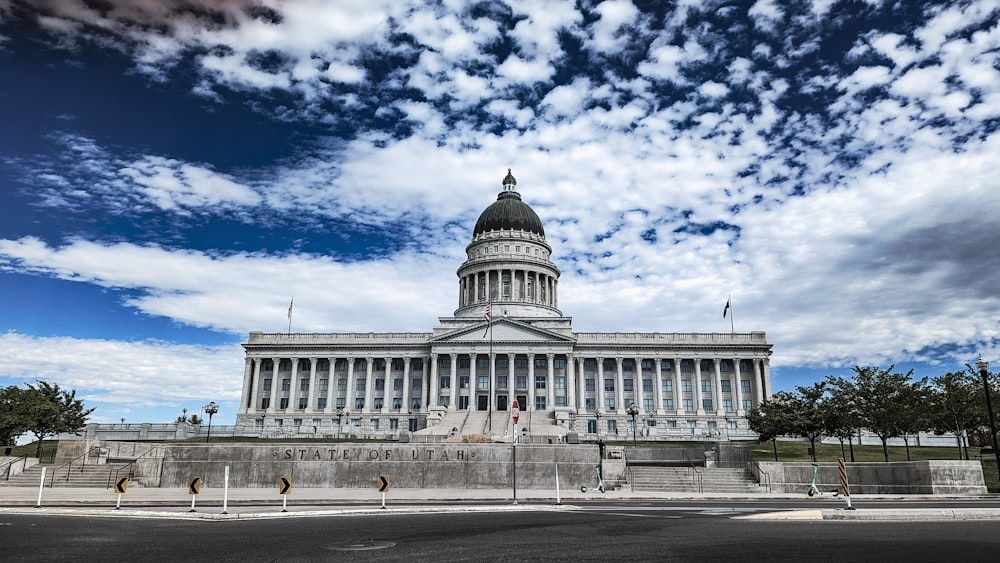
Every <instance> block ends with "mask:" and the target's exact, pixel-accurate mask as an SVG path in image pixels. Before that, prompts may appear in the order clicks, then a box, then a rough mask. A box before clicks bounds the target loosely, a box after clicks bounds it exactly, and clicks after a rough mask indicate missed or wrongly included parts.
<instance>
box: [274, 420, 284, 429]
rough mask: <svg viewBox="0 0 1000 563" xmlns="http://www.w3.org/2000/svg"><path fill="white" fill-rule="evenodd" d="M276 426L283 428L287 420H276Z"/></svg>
mask: <svg viewBox="0 0 1000 563" xmlns="http://www.w3.org/2000/svg"><path fill="white" fill-rule="evenodd" d="M274 425H275V426H277V427H278V428H281V427H282V426H284V425H285V419H283V418H276V419H274Z"/></svg>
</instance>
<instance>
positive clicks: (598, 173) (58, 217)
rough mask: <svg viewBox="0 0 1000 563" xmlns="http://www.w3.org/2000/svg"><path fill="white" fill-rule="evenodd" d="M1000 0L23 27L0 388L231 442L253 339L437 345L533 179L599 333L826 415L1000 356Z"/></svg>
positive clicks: (197, 10)
mask: <svg viewBox="0 0 1000 563" xmlns="http://www.w3.org/2000/svg"><path fill="white" fill-rule="evenodd" d="M998 16H1000V2H998V1H996V0H992V1H990V0H982V1H969V2H924V3H919V2H889V1H884V2H883V1H876V0H867V1H854V2H834V1H830V0H816V1H813V2H806V1H802V2H778V1H768V0H760V1H757V2H712V1H709V0H696V1H695V0H681V1H677V2H628V1H608V2H588V1H579V2H557V1H553V2H538V1H531V0H524V1H511V2H499V1H498V2H458V1H440V2H410V1H403V0H383V1H377V0H356V1H349V0H345V1H338V2H327V1H320V0H301V1H280V0H227V1H224V2H220V1H218V0H187V1H184V2H180V1H166V0H164V1H158V2H136V1H132V0H103V1H101V2H85V1H82V0H32V1H13V0H0V77H3V79H2V80H0V124H2V125H0V197H2V202H0V311H2V315H0V384H3V385H22V384H24V383H25V382H31V381H33V380H35V379H44V380H47V381H49V382H54V383H58V384H60V385H62V386H64V387H67V388H75V389H77V390H78V393H79V394H80V395H81V396H82V397H84V398H85V400H86V401H87V403H88V404H89V405H91V406H94V407H96V408H97V410H96V411H95V413H94V415H93V419H94V420H96V421H117V420H119V419H120V418H122V417H124V418H125V419H126V421H130V422H140V421H148V422H162V421H169V420H171V419H173V418H174V417H176V416H177V415H179V414H180V411H181V409H182V408H188V409H189V410H193V411H196V410H198V409H200V407H201V406H202V405H204V404H206V403H208V402H209V401H212V400H214V401H216V402H218V403H220V404H221V405H222V410H221V411H220V414H219V416H218V417H217V422H220V423H231V422H232V421H233V419H234V417H235V409H236V402H237V399H238V396H239V392H240V385H241V379H242V373H243V354H242V349H241V348H240V346H239V344H240V343H241V342H243V341H244V340H245V338H246V335H247V333H248V332H249V331H251V330H262V331H284V330H287V318H286V311H287V308H288V303H289V300H290V299H291V297H292V296H293V295H294V298H295V309H294V317H293V327H292V330H293V331H302V332H312V331H320V332H327V331H421V332H423V331H428V330H430V329H431V327H433V326H434V325H435V324H436V322H437V318H438V317H440V316H450V315H451V314H452V312H453V311H454V309H455V306H456V303H457V289H458V285H457V281H458V280H457V278H456V275H455V270H456V269H457V267H458V266H459V265H460V264H461V262H462V260H463V259H464V247H465V245H466V244H467V243H468V242H469V240H470V237H471V231H472V226H473V225H474V223H475V220H476V218H477V217H478V215H479V213H480V212H481V211H482V210H483V209H484V208H485V207H486V206H488V205H489V204H490V203H491V202H492V201H494V199H495V197H496V193H497V192H498V191H499V190H500V182H501V180H502V178H503V177H504V175H505V174H506V171H507V168H508V167H510V168H512V169H513V172H514V175H515V176H516V177H517V179H518V189H519V191H520V192H521V194H522V196H523V197H524V199H525V201H526V202H528V203H529V204H530V205H531V206H532V207H533V208H534V209H535V211H536V212H537V213H538V214H539V216H540V217H541V218H542V220H543V222H544V224H545V229H546V236H547V238H548V240H549V242H550V244H551V245H552V246H553V251H554V252H553V254H554V256H553V258H554V260H555V262H556V263H557V265H558V266H559V268H560V269H561V270H562V277H561V279H560V308H561V309H562V311H563V312H564V313H565V314H566V315H568V316H572V317H573V324H574V327H575V328H576V329H577V330H580V331H626V332H628V331H663V332H728V331H729V330H730V320H729V319H724V318H723V317H722V308H723V305H724V304H725V302H726V299H727V298H728V296H730V295H731V296H732V302H733V309H732V310H733V313H734V324H735V329H736V330H737V331H738V332H748V331H751V330H764V331H766V332H767V335H768V338H769V340H770V341H771V342H773V344H774V355H773V357H772V362H771V365H772V380H773V383H774V386H775V388H776V389H792V388H794V386H796V385H803V384H808V383H811V382H812V381H815V380H817V379H820V378H822V377H823V376H824V375H826V374H837V375H843V374H846V373H848V372H849V369H850V367H851V366H853V365H879V366H882V367H888V365H890V364H896V365H897V367H898V368H901V369H909V368H910V367H913V368H915V369H916V375H918V376H935V375H940V374H943V373H945V372H947V371H954V370H958V369H961V368H962V366H963V365H964V364H965V363H967V362H973V361H975V359H976V356H977V354H978V353H982V354H983V356H984V358H986V359H988V360H991V361H994V362H1000V357H998V356H1000V354H998V349H1000V346H998V311H1000V298H998V296H997V289H998V287H997V278H998V272H1000V250H998V249H1000V227H998V226H997V225H998V220H997V218H998V214H1000V179H998V174H997V165H996V162H997V155H998V154H1000V132H998V125H1000V28H998V24H997V21H998V19H1000V17H998Z"/></svg>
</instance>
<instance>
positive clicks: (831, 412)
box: [824, 378, 861, 462]
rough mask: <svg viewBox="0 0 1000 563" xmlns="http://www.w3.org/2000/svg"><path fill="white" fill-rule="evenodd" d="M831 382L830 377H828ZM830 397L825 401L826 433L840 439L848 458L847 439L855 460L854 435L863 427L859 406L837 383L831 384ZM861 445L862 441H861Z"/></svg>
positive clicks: (828, 381)
mask: <svg viewBox="0 0 1000 563" xmlns="http://www.w3.org/2000/svg"><path fill="white" fill-rule="evenodd" d="M827 383H828V384H829V383H830V378H827ZM829 387H830V397H829V398H828V399H827V400H826V402H825V403H824V407H825V410H826V435H827V436H833V437H835V438H837V439H838V440H840V454H841V456H843V457H844V459H847V453H846V452H845V451H844V440H845V439H846V440H847V444H848V447H849V448H850V450H851V458H850V459H851V461H852V462H853V461H854V436H855V435H856V434H857V433H858V430H860V429H861V421H860V417H859V416H858V408H857V406H856V405H855V402H854V398H853V397H851V396H849V395H848V394H847V393H846V392H843V391H842V390H841V389H839V388H838V387H837V386H835V385H830V386H829ZM859 445H860V442H859Z"/></svg>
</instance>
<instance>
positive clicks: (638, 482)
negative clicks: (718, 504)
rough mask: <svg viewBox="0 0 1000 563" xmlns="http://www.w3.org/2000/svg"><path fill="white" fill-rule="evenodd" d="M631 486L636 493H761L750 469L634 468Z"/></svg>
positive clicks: (642, 466)
mask: <svg viewBox="0 0 1000 563" xmlns="http://www.w3.org/2000/svg"><path fill="white" fill-rule="evenodd" d="M630 469H631V476H632V480H631V483H630V485H631V486H632V488H633V490H634V491H636V492H639V491H660V492H677V493H761V492H763V490H762V489H761V487H760V485H759V484H758V483H757V482H756V481H755V480H754V478H753V476H752V475H751V474H750V472H749V471H747V470H746V469H728V468H718V467H710V468H705V467H667V466H657V465H633V466H631V467H630Z"/></svg>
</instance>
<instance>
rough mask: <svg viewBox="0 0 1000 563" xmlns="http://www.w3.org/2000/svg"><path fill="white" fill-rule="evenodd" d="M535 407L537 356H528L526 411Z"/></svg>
mask: <svg viewBox="0 0 1000 563" xmlns="http://www.w3.org/2000/svg"><path fill="white" fill-rule="evenodd" d="M534 407H535V355H534V354H528V404H527V405H525V407H524V410H525V411H527V410H528V409H529V408H534Z"/></svg>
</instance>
